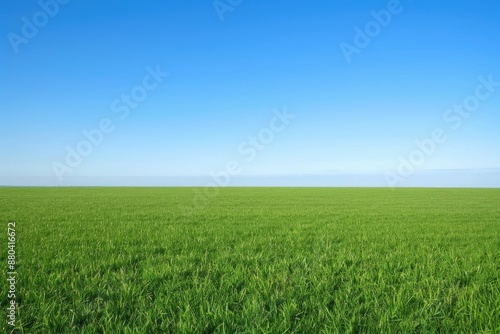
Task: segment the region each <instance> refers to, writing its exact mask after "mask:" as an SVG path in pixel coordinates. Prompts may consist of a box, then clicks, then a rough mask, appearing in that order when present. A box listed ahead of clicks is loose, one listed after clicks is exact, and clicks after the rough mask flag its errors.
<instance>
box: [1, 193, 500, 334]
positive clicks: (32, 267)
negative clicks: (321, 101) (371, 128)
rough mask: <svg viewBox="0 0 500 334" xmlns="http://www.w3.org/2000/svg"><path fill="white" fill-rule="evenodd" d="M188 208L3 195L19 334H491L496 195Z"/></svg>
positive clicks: (225, 197)
mask: <svg viewBox="0 0 500 334" xmlns="http://www.w3.org/2000/svg"><path fill="white" fill-rule="evenodd" d="M193 197H194V194H193V189H191V188H0V217H1V219H0V221H2V229H4V231H5V232H3V233H2V235H3V236H4V237H2V238H1V243H0V245H1V250H0V254H1V256H2V262H3V263H4V265H3V266H2V268H4V269H3V270H4V273H5V274H4V275H6V272H7V264H6V262H7V260H6V259H7V235H6V231H7V223H8V221H12V220H13V221H16V233H17V246H16V247H17V248H16V250H17V254H16V255H17V265H18V267H17V273H18V276H17V291H16V293H17V295H16V298H17V301H18V303H19V305H20V307H19V309H18V323H19V325H20V326H22V327H23V329H24V332H25V333H104V332H106V333H212V332H220V333H235V332H244V333H261V332H269V333H434V332H436V333H437V332H439V333H458V332H471V333H499V332H500V190H498V189H395V190H390V189H361V188H359V189H349V188H338V189H332V188H301V189H300V188H225V189H220V192H219V194H218V196H217V197H216V198H214V199H213V200H211V201H210V202H209V203H207V205H206V206H202V207H200V208H198V209H197V210H195V211H193V212H192V213H191V214H186V211H185V210H184V209H183V208H185V206H186V205H188V204H190V203H192V201H193ZM3 259H5V260H3ZM1 288H2V290H1V292H0V293H1V296H2V297H1V298H0V300H1V302H0V304H1V311H0V315H1V317H2V319H3V320H2V322H3V323H2V328H4V327H6V320H5V319H6V309H7V306H8V305H7V298H6V296H7V289H8V288H7V285H6V284H2V285H1ZM0 331H3V329H2V330H0Z"/></svg>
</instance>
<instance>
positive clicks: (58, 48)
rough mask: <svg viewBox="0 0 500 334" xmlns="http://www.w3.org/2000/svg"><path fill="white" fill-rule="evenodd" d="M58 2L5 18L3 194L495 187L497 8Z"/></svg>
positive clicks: (5, 7)
mask: <svg viewBox="0 0 500 334" xmlns="http://www.w3.org/2000/svg"><path fill="white" fill-rule="evenodd" d="M61 2H63V1H62V0H61ZM66 2H67V3H64V4H63V3H59V2H56V0H41V2H37V1H23V2H19V1H15V2H4V3H2V5H1V6H2V8H1V11H0V16H1V21H2V22H3V24H2V26H1V27H0V29H1V36H3V38H2V42H1V53H0V61H1V64H2V71H1V74H2V76H1V78H2V79H1V80H0V94H1V95H0V110H1V111H0V112H1V113H2V114H1V115H2V117H1V120H2V121H1V122H0V140H1V145H0V184H3V185H79V184H82V185H91V184H94V185H141V184H144V185H204V184H206V183H207V182H210V181H211V180H212V181H213V178H212V177H211V176H210V175H211V174H217V173H219V174H220V173H222V174H224V172H227V164H228V163H229V162H231V161H235V162H237V163H238V166H239V168H238V172H237V173H236V172H235V173H234V174H231V179H230V182H229V185H315V186H317V185H341V186H350V185H352V186H363V185H366V186H388V185H396V186H478V187H484V186H493V187H498V186H500V154H499V152H500V151H499V149H498V146H499V144H500V131H499V129H500V112H499V106H500V86H498V84H496V85H495V83H496V82H500V68H499V66H498V64H500V35H499V34H498V31H500V21H499V20H498V17H499V15H500V4H498V2H496V1H493V0H491V1H485V0H480V1H475V2H472V1H454V2H453V5H452V4H451V3H450V2H435V1H425V0H419V1H417V0H413V1H410V0H402V1H400V2H397V1H347V0H341V1H319V0H317V1H307V2H306V1H260V0H255V1H248V0H245V1H241V2H240V3H237V1H234V0H233V1H231V2H230V1H224V0H221V1H219V2H216V5H217V6H214V2H213V1H194V0H190V1H131V0H129V1H105V2H102V1H93V0H86V1H81V0H71V1H66ZM231 3H232V4H233V5H231ZM41 4H43V5H41ZM216 7H217V8H216ZM224 8H225V9H228V8H230V10H225V11H224ZM374 12H375V13H377V14H374ZM384 13H385V14H387V13H389V16H384ZM49 14H50V15H49ZM376 16H379V19H380V17H382V18H383V19H385V21H383V22H382V21H377V20H376V18H375V17H376ZM221 18H222V19H221ZM30 25H32V26H31V28H34V29H35V30H36V33H34V32H33V30H30V27H29V26H30ZM356 27H358V28H359V29H357V28H356ZM367 27H368V28H367ZM367 29H368V30H367ZM369 29H375V30H369ZM358 31H361V32H362V34H365V35H366V36H365V37H364V38H365V42H366V40H367V39H368V40H369V42H368V43H365V44H366V45H365V44H363V43H361V44H360V43H356V42H359V40H360V38H361V39H363V38H362V37H359V36H356V35H357V34H358V33H357V32H358ZM370 35H371V36H370ZM342 45H343V46H344V47H345V45H349V46H350V47H353V48H356V50H357V52H356V53H352V54H350V55H348V56H347V57H346V54H345V52H344V51H345V48H344V49H343V48H342ZM343 50H344V51H343ZM350 50H352V49H350ZM348 60H349V61H348ZM151 71H153V72H154V71H159V72H160V73H167V72H168V75H166V74H165V75H164V74H162V77H161V78H160V79H159V80H160V81H161V82H160V81H155V79H154V77H152V76H151ZM480 78H482V79H480ZM144 80H146V81H144ZM488 80H489V81H490V85H489V87H485V86H484V82H487V81H488ZM144 82H146V83H147V84H148V85H149V86H155V87H154V88H151V87H150V88H151V89H145V88H144ZM491 82H493V83H491ZM481 85H482V86H481ZM478 86H481V87H479V88H478ZM488 88H489V90H488ZM478 89H479V91H480V92H481V99H479V100H480V101H479V102H480V103H479V104H478V105H477V106H474V108H472V109H473V111H471V112H470V113H468V114H469V115H468V116H467V117H462V116H460V121H459V120H458V119H457V117H458V114H456V113H447V112H448V110H449V109H450V108H453V106H454V105H457V104H458V105H462V104H463V103H465V102H464V101H468V102H471V101H474V98H475V99H476V102H477V101H478V97H477V91H478ZM133 92H135V93H137V94H138V92H142V93H144V92H146V94H147V96H145V97H144V96H142V95H141V99H140V101H135V100H133V101H132V102H133V103H135V102H137V103H136V104H137V105H136V106H135V104H134V106H135V107H134V108H132V107H130V104H129V105H127V104H126V102H123V101H124V100H123V96H124V95H132V93H133ZM486 95H487V96H486ZM135 96H139V95H135ZM117 100H118V101H117ZM115 101H117V102H116V104H115V105H114V107H113V103H114V102H115ZM134 101H135V102H134ZM125 106H128V107H125ZM119 107H122V109H121V110H124V109H123V107H125V108H126V109H127V108H128V109H129V110H128V113H127V115H126V117H124V118H123V119H120V117H119V116H120V115H122V116H123V114H122V113H121V112H118V110H117V109H118V108H119ZM284 110H286V113H288V114H291V115H293V116H294V118H293V119H292V118H290V122H288V124H284V123H283V124H280V131H279V132H276V131H274V132H273V133H272V139H269V138H267V139H269V140H267V139H266V143H262V142H259V148H261V149H262V150H260V149H257V148H255V147H254V146H251V144H250V143H249V138H250V137H256V138H257V140H261V139H262V138H264V137H259V135H261V136H264V135H265V134H266V130H265V129H266V128H267V129H269V126H270V124H271V122H272V121H273V119H274V118H276V113H280V112H281V113H283V112H285V111H284ZM446 115H447V116H446ZM103 120H105V121H110V122H111V125H110V124H108V126H109V127H112V129H113V130H112V131H108V132H109V133H103V136H102V138H100V137H99V136H98V137H99V138H98V137H96V138H98V139H99V140H97V139H96V143H97V144H92V143H90V145H91V148H90V153H88V154H86V155H85V156H84V154H80V155H81V156H80V159H74V161H73V162H75V161H77V163H75V164H74V165H73V166H70V165H69V164H68V162H67V157H68V154H69V153H68V152H69V150H74V151H75V152H76V153H77V154H79V153H78V148H79V147H80V148H82V147H83V148H87V149H88V143H89V141H88V138H87V137H85V135H84V134H83V132H84V131H89V132H92V131H93V130H96V129H97V130H98V131H101V129H100V128H99V127H100V124H101V122H102V121H103ZM458 122H460V124H458ZM281 125H283V128H282V127H281ZM436 129H440V130H442V132H443V136H445V137H446V140H445V141H444V142H441V143H435V147H433V148H432V150H431V151H432V152H431V153H430V154H426V153H425V152H423V154H424V156H423V158H422V156H419V153H418V152H417V151H418V150H421V149H420V148H419V147H418V145H417V144H416V143H415V141H425V140H428V139H429V138H431V139H432V133H433V131H434V130H436ZM262 131H264V132H262ZM101 132H102V131H101ZM94 133H95V132H94ZM267 134H268V135H269V133H268V132H267ZM259 138H260V139H259ZM84 141H87V144H85V143H83V144H82V142H84ZM79 145H80V146H79ZM85 145H87V146H85ZM252 147H253V148H252ZM245 149H246V151H245ZM252 149H253V150H254V151H255V152H254V153H255V154H253V155H252V156H250V153H248V152H249V150H252ZM82 152H83V151H82ZM86 152H88V151H86ZM242 152H247V153H248V154H243V153H242ZM412 154H413V156H412ZM412 157H413V158H415V159H414V160H413V161H414V162H415V161H417V160H418V163H412V162H411V159H412ZM419 157H420V158H422V159H420V160H422V161H420V160H419V159H417V158H419ZM403 160H405V161H406V162H402V161H403ZM404 164H410V165H411V166H410V169H411V170H412V171H411V172H410V173H405V172H404V168H405V167H404V166H403V167H402V165H404ZM406 167H408V166H406ZM401 171H403V172H401Z"/></svg>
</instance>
